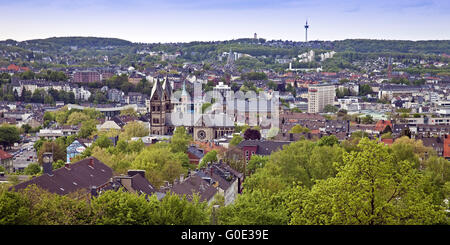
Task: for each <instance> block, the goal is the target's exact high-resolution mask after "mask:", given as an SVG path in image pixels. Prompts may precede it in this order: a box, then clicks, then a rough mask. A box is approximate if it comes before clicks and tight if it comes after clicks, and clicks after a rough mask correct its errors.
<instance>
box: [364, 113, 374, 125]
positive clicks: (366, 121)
mask: <svg viewBox="0 0 450 245" xmlns="http://www.w3.org/2000/svg"><path fill="white" fill-rule="evenodd" d="M373 122H374V121H373V117H372V116H371V115H366V116H365V117H363V119H362V123H363V124H371V123H373Z"/></svg>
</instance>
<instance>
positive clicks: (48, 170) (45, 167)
mask: <svg viewBox="0 0 450 245" xmlns="http://www.w3.org/2000/svg"><path fill="white" fill-rule="evenodd" d="M42 172H43V173H44V174H48V175H50V176H52V175H53V166H52V163H51V162H44V163H42Z"/></svg>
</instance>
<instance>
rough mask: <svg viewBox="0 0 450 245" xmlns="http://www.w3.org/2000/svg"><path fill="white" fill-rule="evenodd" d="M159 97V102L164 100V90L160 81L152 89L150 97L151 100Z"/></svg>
mask: <svg viewBox="0 0 450 245" xmlns="http://www.w3.org/2000/svg"><path fill="white" fill-rule="evenodd" d="M155 95H156V96H158V100H162V98H163V97H162V96H163V88H162V86H161V83H160V81H159V80H156V82H155V84H154V85H153V88H152V93H151V95H150V100H153V96H155Z"/></svg>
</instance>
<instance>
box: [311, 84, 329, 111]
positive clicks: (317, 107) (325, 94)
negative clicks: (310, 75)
mask: <svg viewBox="0 0 450 245" xmlns="http://www.w3.org/2000/svg"><path fill="white" fill-rule="evenodd" d="M334 97H336V90H335V87H334V85H329V84H315V85H309V87H308V113H319V112H322V111H323V108H324V107H325V106H326V105H333V104H334Z"/></svg>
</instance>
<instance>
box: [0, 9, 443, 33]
mask: <svg viewBox="0 0 450 245" xmlns="http://www.w3.org/2000/svg"><path fill="white" fill-rule="evenodd" d="M306 19H308V22H309V24H310V28H309V30H308V39H309V40H343V39H348V38H372V39H396V40H435V39H439V40H442V39H450V1H448V0H376V1H375V0H374V1H365V0H359V1H358V0H340V1H331V0H278V1H273V0H188V1H186V0H147V1H144V0H126V1H123V0H109V1H108V0H90V1H89V0H14V1H12V0H0V23H2V25H1V28H0V40H5V39H9V38H11V39H15V40H19V41H23V40H28V39H36V38H47V37H54V36H57V37H59V36H97V37H116V38H122V39H126V40H130V41H133V42H188V41H196V40H198V41H217V40H229V39H236V38H244V37H253V33H255V32H256V33H257V34H258V37H262V38H266V39H269V40H272V39H283V40H295V41H304V38H305V32H304V28H303V25H304V23H305V20H306Z"/></svg>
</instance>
